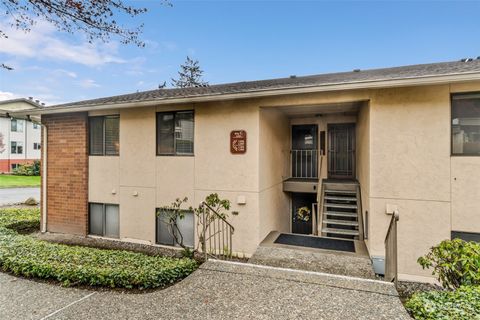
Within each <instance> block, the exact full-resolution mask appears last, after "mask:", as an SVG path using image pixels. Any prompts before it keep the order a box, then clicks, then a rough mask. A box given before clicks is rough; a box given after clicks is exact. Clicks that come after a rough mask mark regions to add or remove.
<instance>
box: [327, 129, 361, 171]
mask: <svg viewBox="0 0 480 320" xmlns="http://www.w3.org/2000/svg"><path fill="white" fill-rule="evenodd" d="M355 143H356V141H355V124H354V123H348V124H330V125H328V177H329V178H332V179H354V178H355Z"/></svg>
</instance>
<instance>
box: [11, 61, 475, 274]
mask: <svg viewBox="0 0 480 320" xmlns="http://www.w3.org/2000/svg"><path fill="white" fill-rule="evenodd" d="M26 115H41V117H42V123H43V124H44V125H45V127H44V128H45V129H44V137H43V138H44V140H45V142H44V144H43V145H44V146H45V148H44V152H45V154H44V162H45V163H46V165H44V166H43V168H44V180H43V199H42V219H43V220H42V228H43V231H49V232H69V233H79V234H83V235H89V234H90V235H97V236H104V237H113V238H119V239H121V240H124V241H133V242H140V243H146V244H152V245H165V244H168V242H169V241H170V240H168V237H165V235H164V234H162V232H164V231H162V230H163V229H162V227H161V226H159V225H158V222H157V217H156V208H159V207H162V206H165V205H168V204H170V203H171V202H173V201H174V200H175V199H176V198H179V197H184V196H186V197H188V199H189V204H190V205H193V206H195V205H197V204H198V203H200V202H201V201H202V200H203V199H204V198H205V197H206V195H208V194H211V193H218V194H219V195H220V197H222V198H226V199H229V200H230V201H231V202H232V210H235V211H238V212H239V215H238V216H231V217H230V218H229V221H230V222H231V223H232V224H233V226H234V227H235V232H234V235H233V250H234V251H235V252H237V253H239V254H245V255H247V256H248V255H250V254H252V253H253V252H254V251H255V249H256V248H257V246H258V244H259V243H260V242H261V241H262V240H263V239H264V238H265V237H266V236H267V235H268V234H269V233H270V232H271V231H279V232H282V233H300V234H312V235H314V236H319V237H333V238H342V237H343V238H354V239H358V240H361V241H365V244H366V247H367V248H368V251H369V254H370V256H372V257H382V256H384V254H385V245H384V240H385V235H386V232H387V228H388V224H389V222H390V219H391V214H392V213H393V212H394V211H398V213H399V215H400V220H399V224H398V246H399V250H398V256H399V274H400V278H401V279H411V280H421V281H423V280H425V281H429V279H430V273H429V272H428V271H424V270H422V269H421V267H420V266H419V265H418V264H417V262H416V260H417V258H418V257H419V256H421V255H423V254H425V253H426V252H427V250H428V249H429V247H431V246H433V245H435V244H438V243H439V242H440V241H442V240H444V239H450V238H451V237H463V238H466V239H477V240H478V239H479V238H480V211H479V208H480V60H473V61H472V60H467V61H459V62H449V63H438V64H429V65H417V66H408V67H399V68H389V69H379V70H366V71H359V70H356V71H354V72H346V73H338V74H327V75H318V76H310V77H290V78H285V79H276V80H266V81H256V82H244V83H237V84H226V85H214V86H209V87H199V88H187V89H162V90H154V91H149V92H140V93H134V94H130V95H124V96H118V97H111V98H102V99H96V100H90V101H82V102H76V103H71V104H66V105H59V106H53V107H49V108H44V109H42V110H39V111H33V112H30V113H26V112H23V113H22V112H18V113H17V114H16V116H18V117H21V116H26ZM232 131H235V132H237V133H238V132H240V133H241V134H242V135H244V134H246V140H244V139H243V137H242V139H240V140H241V143H245V145H244V147H246V148H245V150H244V149H242V148H240V150H239V153H235V152H233V151H232V143H234V142H235V143H238V142H239V141H238V140H232V139H231V133H232ZM70 132H73V133H72V134H70ZM242 150H243V151H242ZM72 153H74V154H75V156H74V157H71V158H72V159H71V161H70V162H69V160H68V159H67V160H65V156H63V158H62V159H63V160H62V161H60V160H57V158H60V156H62V155H65V154H72ZM60 175H61V177H60ZM67 202H68V204H67ZM302 210H304V212H303V214H301V213H302V212H301V211H302ZM187 220H188V219H187ZM188 221H189V222H188V223H185V224H186V225H185V230H186V231H185V232H186V233H190V232H191V233H192V234H191V241H198V240H197V239H196V238H195V236H194V233H193V231H192V230H193V228H194V221H193V219H192V220H188Z"/></svg>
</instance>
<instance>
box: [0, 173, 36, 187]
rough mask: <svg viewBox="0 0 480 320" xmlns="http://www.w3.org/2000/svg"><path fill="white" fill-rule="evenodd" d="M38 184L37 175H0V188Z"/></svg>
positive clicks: (34, 185)
mask: <svg viewBox="0 0 480 320" xmlns="http://www.w3.org/2000/svg"><path fill="white" fill-rule="evenodd" d="M38 186H40V177H39V176H11V175H5V174H2V175H0V188H14V187H38Z"/></svg>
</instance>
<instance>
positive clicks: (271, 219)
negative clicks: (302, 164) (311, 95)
mask: <svg viewBox="0 0 480 320" xmlns="http://www.w3.org/2000/svg"><path fill="white" fill-rule="evenodd" d="M259 141H260V150H259V159H260V172H259V185H260V195H259V197H260V203H259V218H260V230H259V232H260V233H259V239H260V241H261V240H263V239H264V238H265V237H266V236H267V235H268V233H269V232H270V231H273V230H276V231H280V232H290V202H289V196H288V195H287V194H286V193H285V192H283V180H284V179H285V178H287V177H288V175H289V168H290V162H289V158H290V123H289V119H288V118H287V117H286V116H285V115H284V114H283V113H282V112H280V111H278V110H274V109H261V111H260V137H259Z"/></svg>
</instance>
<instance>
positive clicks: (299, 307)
mask: <svg viewBox="0 0 480 320" xmlns="http://www.w3.org/2000/svg"><path fill="white" fill-rule="evenodd" d="M0 315H1V318H2V319H330V320H334V319H410V317H409V316H408V314H407V313H406V311H405V310H404V308H403V306H402V305H401V303H400V301H399V299H398V297H397V294H396V291H395V289H394V288H393V286H392V285H391V284H387V283H382V282H379V281H375V280H366V279H357V278H351V277H344V276H333V275H326V274H320V273H315V272H309V271H296V270H287V269H282V268H272V267H265V266H255V265H248V264H239V263H225V262H219V261H209V262H207V263H205V264H203V265H202V266H201V267H200V269H199V270H197V271H196V272H194V273H193V274H192V275H190V276H189V277H188V278H186V279H185V280H183V281H182V282H180V283H178V284H176V285H174V286H171V287H169V288H167V289H165V290H157V291H154V292H149V293H143V294H125V293H121V292H115V291H91V290H81V289H75V288H62V287H60V286H57V285H51V284H46V283H39V282H34V281H30V280H25V279H18V278H15V277H13V276H10V275H7V274H4V273H0Z"/></svg>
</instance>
